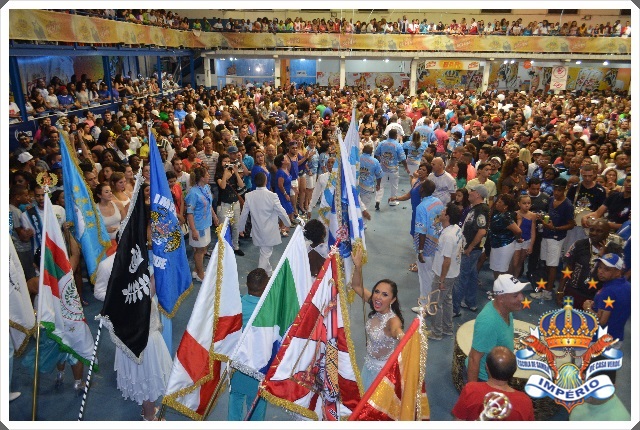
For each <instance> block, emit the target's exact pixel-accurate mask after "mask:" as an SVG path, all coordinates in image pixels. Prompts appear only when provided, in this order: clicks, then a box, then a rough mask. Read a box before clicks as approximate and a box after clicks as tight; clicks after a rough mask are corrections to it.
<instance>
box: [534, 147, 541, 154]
mask: <svg viewBox="0 0 640 430" xmlns="http://www.w3.org/2000/svg"><path fill="white" fill-rule="evenodd" d="M536 154H542V149H540V148H538V149H536V150H535V151H533V155H536Z"/></svg>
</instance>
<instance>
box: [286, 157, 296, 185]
mask: <svg viewBox="0 0 640 430" xmlns="http://www.w3.org/2000/svg"><path fill="white" fill-rule="evenodd" d="M287 157H288V158H289V161H290V162H291V167H289V174H290V175H291V180H292V181H297V180H298V157H293V158H291V157H289V154H287Z"/></svg>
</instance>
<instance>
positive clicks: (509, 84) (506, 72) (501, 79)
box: [493, 63, 522, 90]
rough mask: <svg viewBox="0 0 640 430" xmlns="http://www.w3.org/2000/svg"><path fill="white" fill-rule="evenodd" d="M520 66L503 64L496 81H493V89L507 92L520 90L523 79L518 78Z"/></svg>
mask: <svg viewBox="0 0 640 430" xmlns="http://www.w3.org/2000/svg"><path fill="white" fill-rule="evenodd" d="M518 66H519V64H518V63H513V64H512V63H507V64H501V65H500V67H499V68H498V73H497V76H496V79H495V80H493V87H494V88H498V89H507V90H517V89H519V88H520V84H521V83H522V79H520V77H519V76H518Z"/></svg>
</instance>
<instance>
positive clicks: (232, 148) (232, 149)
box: [227, 145, 238, 154]
mask: <svg viewBox="0 0 640 430" xmlns="http://www.w3.org/2000/svg"><path fill="white" fill-rule="evenodd" d="M237 152H238V147H237V146H235V145H231V146H230V147H228V148H227V153H229V154H235V153H237Z"/></svg>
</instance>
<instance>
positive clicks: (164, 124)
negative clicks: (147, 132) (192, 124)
mask: <svg viewBox="0 0 640 430" xmlns="http://www.w3.org/2000/svg"><path fill="white" fill-rule="evenodd" d="M160 128H164V129H167V130H168V129H169V124H167V123H166V122H163V123H162V124H160Z"/></svg>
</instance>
